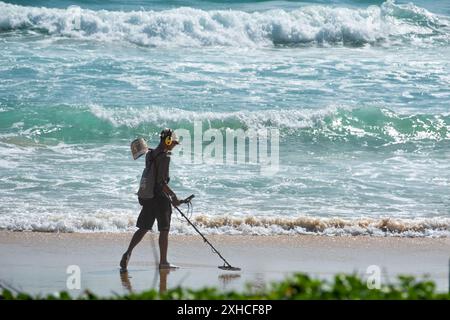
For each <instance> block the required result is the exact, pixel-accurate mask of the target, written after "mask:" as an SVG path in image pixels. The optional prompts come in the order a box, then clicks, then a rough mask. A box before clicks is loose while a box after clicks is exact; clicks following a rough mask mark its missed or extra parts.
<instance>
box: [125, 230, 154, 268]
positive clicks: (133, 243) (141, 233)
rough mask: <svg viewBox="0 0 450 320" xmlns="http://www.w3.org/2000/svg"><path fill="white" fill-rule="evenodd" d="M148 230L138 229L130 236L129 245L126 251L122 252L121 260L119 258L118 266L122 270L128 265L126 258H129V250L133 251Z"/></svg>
mask: <svg viewBox="0 0 450 320" xmlns="http://www.w3.org/2000/svg"><path fill="white" fill-rule="evenodd" d="M147 231H148V230H146V229H138V230H137V231H136V232H135V233H134V234H133V238H131V241H130V245H129V246H128V249H127V251H126V252H125V253H124V254H123V256H122V260H120V267H121V268H122V269H123V270H126V269H127V266H128V260H129V259H130V256H131V252H132V251H133V249H134V247H136V246H137V244H138V243H139V242H141V240H142V238H144V236H145V234H146V233H147Z"/></svg>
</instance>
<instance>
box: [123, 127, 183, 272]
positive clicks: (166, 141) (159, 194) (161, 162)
mask: <svg viewBox="0 0 450 320" xmlns="http://www.w3.org/2000/svg"><path fill="white" fill-rule="evenodd" d="M177 144H179V141H178V137H177V136H176V134H175V133H174V132H173V131H172V130H171V129H164V130H163V131H162V132H161V134H160V142H159V145H158V147H157V148H156V149H153V150H150V151H149V152H147V155H146V165H147V163H149V161H150V162H151V166H153V173H154V177H152V179H153V178H154V179H155V180H154V181H155V184H154V192H153V197H151V198H143V197H141V196H139V203H140V204H141V205H142V210H141V213H140V214H139V217H138V220H137V223H136V226H137V227H138V230H137V231H136V232H135V233H134V235H133V238H132V239H131V242H130V245H129V246H128V249H127V251H126V252H125V253H124V254H123V256H122V259H121V260H120V268H121V271H126V270H127V266H128V261H129V260H130V257H131V253H132V251H133V249H134V247H136V245H137V244H138V243H139V242H140V241H141V240H142V238H143V237H144V236H145V234H146V233H147V231H149V230H151V229H152V227H153V224H154V222H155V219H156V220H157V222H158V231H159V253H160V258H159V268H160V269H170V268H176V266H174V265H171V264H170V263H169V262H168V261H167V248H168V243H169V229H170V219H171V215H172V206H171V203H172V204H173V205H174V206H178V205H179V204H180V201H179V200H178V198H177V196H176V195H175V193H174V192H173V191H172V190H171V189H170V188H169V185H168V183H169V179H170V178H169V163H170V151H171V150H172V149H173V148H174V147H175V146H176V145H177ZM138 195H139V193H138Z"/></svg>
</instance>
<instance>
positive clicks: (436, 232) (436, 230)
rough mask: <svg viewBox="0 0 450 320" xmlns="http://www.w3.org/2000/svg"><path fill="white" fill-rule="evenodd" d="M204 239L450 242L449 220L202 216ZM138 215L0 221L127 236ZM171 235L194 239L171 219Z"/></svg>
mask: <svg viewBox="0 0 450 320" xmlns="http://www.w3.org/2000/svg"><path fill="white" fill-rule="evenodd" d="M192 220H193V221H194V223H196V224H197V225H198V226H199V228H200V229H201V230H202V232H204V233H205V234H229V235H237V234H241V235H294V234H311V235H326V236H363V235H366V236H382V237H383V236H395V237H450V219H449V218H415V219H402V218H379V219H376V218H360V219H344V218H323V217H309V216H304V217H297V218H294V217H290V218H286V217H281V216H279V217H248V218H245V217H238V218H236V217H232V216H207V215H198V216H195V217H194V218H193V219H192ZM135 221H136V214H135V213H131V212H129V213H124V212H114V211H109V212H106V211H99V212H95V213H92V214H89V215H87V214H42V213H41V214H39V215H36V216H34V219H29V218H27V219H26V218H25V217H24V216H22V215H14V216H12V215H4V214H2V215H0V229H7V230H15V231H18V230H20V231H25V230H27V231H38V232H126V231H133V230H135V228H134V226H135ZM171 230H172V231H171V232H172V233H173V234H191V235H192V234H195V231H194V230H193V229H192V228H191V227H190V226H189V225H188V224H187V223H186V222H183V221H181V220H179V219H173V221H172V227H171Z"/></svg>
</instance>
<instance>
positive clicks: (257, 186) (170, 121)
mask: <svg viewBox="0 0 450 320" xmlns="http://www.w3.org/2000/svg"><path fill="white" fill-rule="evenodd" d="M0 49H1V50H0V155H1V158H0V191H1V199H0V228H1V229H12V230H36V231H62V232H71V231H119V232H120V231H126V230H131V229H133V226H134V223H135V220H136V218H137V214H138V212H139V208H140V207H139V205H138V204H137V201H136V197H135V195H134V193H135V192H136V189H137V185H138V179H139V177H140V174H141V170H142V167H143V165H144V163H143V161H140V160H138V161H133V160H132V158H131V154H130V151H129V143H130V142H131V141H132V140H133V139H135V138H136V137H139V136H143V137H147V138H148V139H149V140H150V141H151V144H153V145H154V144H155V143H156V142H157V133H158V132H159V131H160V130H161V129H162V128H164V127H166V126H169V127H172V128H174V129H180V128H183V129H188V130H189V131H190V132H192V131H193V121H195V120H197V121H201V123H202V125H203V128H205V129H207V128H216V129H219V130H221V132H223V133H225V132H226V130H227V129H228V130H229V129H244V130H247V129H265V128H268V129H269V128H276V129H278V130H279V132H280V161H279V162H280V169H279V171H278V172H277V173H276V174H275V175H273V176H264V175H261V174H260V168H259V167H258V165H255V164H239V165H236V164H235V165H208V164H204V163H201V164H192V163H190V162H189V161H184V160H182V159H181V157H180V158H178V157H177V155H176V154H175V155H174V156H173V161H172V162H173V164H172V168H171V177H172V180H171V184H172V186H173V188H174V190H176V192H177V193H178V194H179V195H180V196H184V195H186V196H187V195H189V194H191V193H195V194H196V196H197V198H196V201H195V203H194V205H195V215H194V217H197V219H198V222H199V223H200V224H201V225H202V227H203V228H204V230H206V231H207V232H210V233H225V234H235V233H244V234H280V233H281V234H284V233H288V234H290V233H319V234H329V235H346V234H369V235H401V236H449V235H450V189H449V187H450V160H449V159H450V3H449V2H448V1H433V2H432V3H429V2H428V1H415V2H414V3H413V4H412V3H406V2H403V1H402V2H400V1H396V2H393V1H387V2H382V1H311V2H295V1H231V2H230V1H227V2H224V1H127V2H125V1H111V2H109V4H107V5H106V4H104V3H103V2H100V1H92V0H91V1H75V2H74V1H12V2H0ZM141 160H142V159H141ZM173 232H175V233H176V232H178V233H190V232H192V231H191V230H190V229H189V227H188V226H187V225H186V224H183V223H182V222H181V221H178V220H176V219H175V221H174V224H173Z"/></svg>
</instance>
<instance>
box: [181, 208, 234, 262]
mask: <svg viewBox="0 0 450 320" xmlns="http://www.w3.org/2000/svg"><path fill="white" fill-rule="evenodd" d="M174 207H175V209H177V210H178V212H179V213H180V214H181V215H182V216H183V218H185V219H186V221H187V222H188V223H189V224H190V225H191V226H192V227H193V228H194V229H195V231H197V233H198V234H199V235H200V236H201V237H202V238H203V241H205V242H206V243H207V244H209V245H210V247H211V248H212V250H213V252H215V253H216V254H217V255H218V256H219V257H220V259H222V260H223V262H225V264H226V265H227V267H230V268H232V266H231V264H229V263H228V261H227V260H226V259H225V258H224V257H222V255H221V254H220V252H219V251H217V249H216V248H214V246H213V245H212V244H211V242H209V241H208V239H206V237H205V236H204V235H203V234H202V233H201V232H200V230H198V229H197V227H196V226H195V224H193V223H192V222H191V220H189V219H188V217H186V216H185V215H184V213H183V212H182V211H181V210H180V209H178V207H177V206H174Z"/></svg>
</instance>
